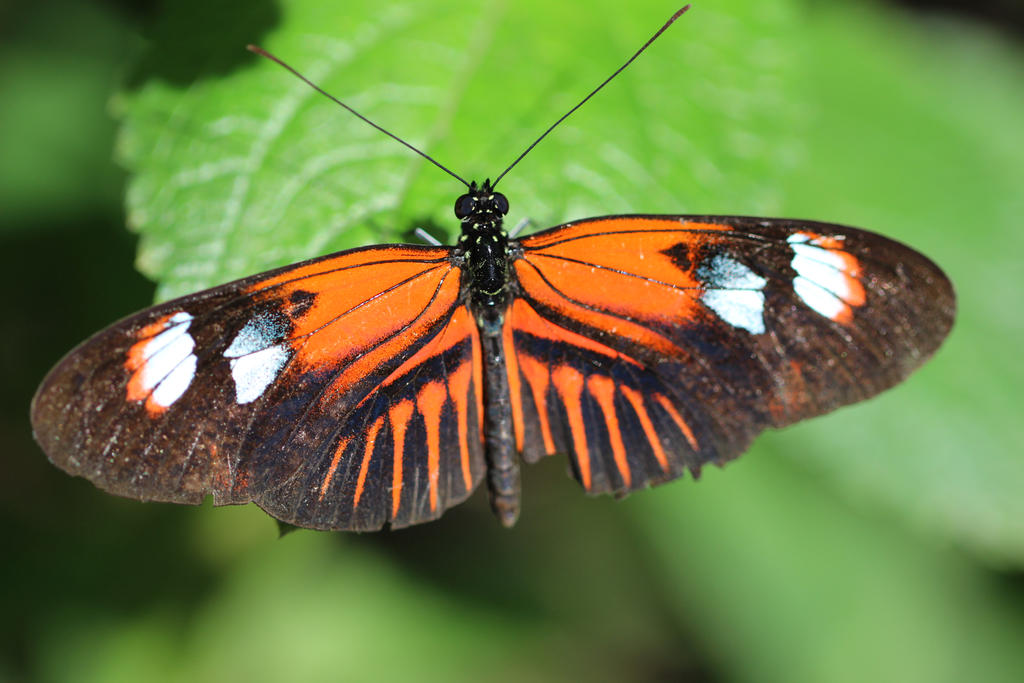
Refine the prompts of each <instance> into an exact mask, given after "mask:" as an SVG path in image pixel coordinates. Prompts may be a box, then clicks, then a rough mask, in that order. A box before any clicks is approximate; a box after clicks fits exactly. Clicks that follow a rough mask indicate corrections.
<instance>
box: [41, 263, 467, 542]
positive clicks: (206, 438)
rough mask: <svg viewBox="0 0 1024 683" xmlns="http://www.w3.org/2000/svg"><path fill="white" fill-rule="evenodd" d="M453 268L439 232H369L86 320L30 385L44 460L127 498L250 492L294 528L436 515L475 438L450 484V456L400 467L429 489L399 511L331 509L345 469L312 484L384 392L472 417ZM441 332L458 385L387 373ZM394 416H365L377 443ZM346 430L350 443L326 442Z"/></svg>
mask: <svg viewBox="0 0 1024 683" xmlns="http://www.w3.org/2000/svg"><path fill="white" fill-rule="evenodd" d="M459 280H460V271H459V269H458V268H457V267H455V266H453V265H452V263H451V261H450V250H448V249H446V248H428V247H397V246H396V247H376V248H369V249H357V250H352V251H349V252H342V253H340V254H335V255H333V256H327V257H323V258H319V259H314V260H312V261H308V262H305V263H301V264H297V265H294V266H289V267H286V268H282V269H279V270H277V271H272V272H269V273H265V274H262V275H257V276H253V277H250V278H246V279H244V280H239V281H237V282H233V283H229V284H227V285H223V286H221V287H217V288H214V289H211V290H207V291H205V292H200V293H198V294H194V295H191V296H187V297H184V298H181V299H177V300H175V301H170V302H167V303H164V304H161V305H159V306H156V307H154V308H151V309H148V310H146V311H144V312H142V313H139V314H137V315H135V316H132V317H129V318H127V319H125V320H123V321H121V322H119V323H116V324H114V325H113V326H111V327H109V328H107V329H106V330H104V331H102V332H100V333H99V334H97V335H96V336H94V337H93V338H91V339H90V340H88V341H86V342H85V343H84V344H82V345H81V346H79V347H78V348H77V349H75V350H74V351H73V352H72V353H70V354H69V355H68V356H67V357H66V358H65V359H64V360H63V361H62V362H61V363H60V364H58V366H57V367H56V368H55V369H54V370H53V371H52V372H51V373H50V375H49V376H48V377H47V379H46V380H45V381H44V383H43V385H42V386H41V388H40V389H39V391H38V393H37V395H36V397H35V399H34V401H33V407H32V423H33V428H34V431H35V434H36V438H37V439H38V440H39V442H40V444H41V445H42V446H43V449H44V451H46V453H47V454H48V456H49V457H50V459H51V460H52V461H53V462H54V463H55V464H57V465H58V466H60V467H62V468H63V469H65V470H67V471H68V472H70V473H72V474H78V475H81V476H84V477H86V478H88V479H90V480H92V481H93V482H94V483H96V484H97V485H99V486H100V487H102V488H104V489H107V490H109V491H111V492H113V493H117V494H120V495H125V496H129V497H133V498H140V499H144V500H162V501H175V502H187V503H198V502H200V501H201V500H202V499H203V498H205V497H206V496H207V495H212V496H213V498H214V502H215V503H217V504H227V503H241V502H247V501H249V500H255V501H256V502H258V503H260V504H261V505H264V506H266V507H271V508H273V514H275V516H278V517H279V518H281V519H283V520H285V521H289V522H295V523H300V524H303V525H306V526H310V525H313V526H325V527H326V526H330V525H331V524H332V523H342V524H349V523H351V524H353V525H355V526H357V527H359V528H364V527H366V526H367V525H370V526H372V525H374V524H376V525H377V526H378V527H379V526H380V524H382V523H383V522H384V521H386V520H390V519H398V520H399V521H401V520H402V519H408V520H411V521H415V520H416V519H417V518H418V517H420V516H422V515H423V514H434V516H436V515H437V514H440V513H439V511H438V509H442V510H443V507H444V506H447V505H450V504H452V503H453V502H455V499H459V500H461V499H462V498H464V497H465V495H466V493H467V492H466V491H465V490H463V489H465V488H466V487H467V478H466V477H464V476H462V474H463V472H464V470H466V469H467V468H465V467H464V466H463V463H465V462H468V463H469V467H468V471H469V473H470V475H471V476H470V477H469V478H468V482H469V486H470V487H471V486H472V484H474V483H475V481H477V480H478V479H479V476H480V469H481V467H482V466H481V465H480V461H481V456H480V453H479V444H476V445H475V446H473V448H474V450H473V451H472V452H470V451H468V450H463V451H462V452H461V453H460V454H459V472H460V479H459V481H460V482H461V484H460V485H461V487H462V488H459V487H458V486H455V485H454V484H452V483H451V482H453V481H455V478H454V477H453V476H452V475H451V473H450V471H449V470H450V469H451V467H449V466H448V465H447V464H446V465H445V469H444V473H443V474H444V476H445V477H448V478H447V479H443V480H441V479H438V478H437V477H438V473H439V472H440V471H441V470H440V465H439V467H438V468H435V469H434V470H431V468H430V463H428V465H427V466H426V467H424V468H418V466H417V467H413V468H412V469H411V470H409V471H411V472H413V474H412V475H409V477H408V478H405V479H402V480H401V481H402V483H403V484H404V488H406V490H411V491H418V490H420V489H422V490H423V491H426V492H427V493H425V494H423V495H424V496H425V498H424V500H426V501H427V502H426V506H427V511H428V512H427V513H423V512H422V511H421V510H419V509H418V508H415V507H414V504H415V505H419V504H420V498H415V499H414V498H410V499H409V501H410V502H409V503H408V505H409V506H412V507H409V508H408V509H404V508H402V506H401V505H400V506H398V508H397V509H396V508H392V507H387V506H385V505H384V503H383V502H381V501H374V502H373V503H372V505H371V503H370V502H369V501H368V499H367V500H366V501H363V502H362V503H361V504H360V507H361V510H362V511H361V512H360V515H361V516H360V515H355V516H353V515H351V514H349V513H342V512H340V511H339V510H340V508H339V509H337V510H335V509H332V508H331V507H330V506H331V505H332V504H335V505H338V506H340V505H342V504H343V503H342V499H343V498H344V497H345V495H349V496H350V491H349V489H348V488H345V487H346V486H348V487H351V486H354V485H355V482H354V481H352V482H349V480H348V479H345V478H344V477H340V478H339V479H338V481H339V482H343V484H341V485H340V486H339V484H338V483H336V482H335V483H332V484H331V485H329V486H327V487H326V488H325V489H324V490H325V491H327V490H330V491H331V494H332V497H331V498H324V497H322V496H320V495H319V494H320V491H319V489H317V486H316V481H317V480H318V479H323V478H324V477H325V475H326V469H325V468H329V467H331V464H332V463H333V466H334V470H335V475H337V472H338V471H341V472H347V471H349V470H351V468H352V467H353V465H352V463H351V462H349V460H350V459H352V458H355V457H357V454H356V449H355V446H356V445H359V444H360V443H362V444H363V445H365V443H366V442H367V437H368V433H369V430H371V429H372V428H373V426H374V424H375V421H374V420H370V419H369V416H375V415H377V414H378V413H381V412H382V411H383V412H388V411H390V410H391V409H392V408H394V406H391V405H390V403H391V402H394V401H397V402H398V403H401V402H402V401H404V400H406V399H409V398H410V397H411V399H412V400H414V401H418V403H416V410H414V411H413V412H414V413H415V414H416V415H420V414H421V413H420V412H417V411H418V410H420V406H421V404H422V405H426V406H429V407H428V408H427V410H431V409H435V410H436V409H437V408H440V414H441V415H442V416H443V417H444V419H442V420H440V421H439V423H440V424H441V425H442V428H445V429H448V430H453V429H455V428H456V427H453V426H452V425H458V424H461V422H466V423H470V424H475V423H476V421H477V420H478V419H479V418H478V416H479V412H480V411H479V407H478V402H477V401H476V400H475V399H472V394H473V393H474V392H478V391H479V382H477V383H476V386H472V388H471V385H472V382H465V381H462V379H461V378H462V376H463V375H464V374H465V373H464V372H462V374H459V373H458V372H455V370H456V369H457V368H461V367H462V366H467V367H468V368H469V369H470V370H472V366H473V363H476V362H478V355H477V357H476V358H477V360H474V356H473V350H472V349H473V344H472V339H471V338H470V337H469V336H468V335H467V334H466V325H465V323H464V322H460V320H459V318H460V316H456V315H455V312H456V309H457V308H458V298H459V287H460V283H459ZM461 317H462V318H464V317H465V315H464V314H462V315H461ZM453 321H454V323H455V324H456V327H455V329H453V330H452V331H451V332H450V333H449V334H444V333H445V332H446V331H447V327H448V326H449V324H450V323H452V322H453ZM455 337H458V338H459V339H458V342H452V343H450V344H448V345H447V346H446V347H445V349H444V350H443V354H442V355H443V356H444V357H443V358H442V359H441V362H443V363H447V364H448V365H449V366H450V367H451V368H452V370H453V372H454V374H455V376H456V377H457V378H458V381H455V380H453V379H452V377H451V376H449V377H448V378H446V379H445V380H443V382H444V383H445V386H444V389H445V391H446V392H457V391H463V390H464V391H465V392H466V393H465V395H462V396H459V395H455V394H451V393H449V395H448V396H447V397H446V398H445V400H439V399H436V398H435V400H434V401H433V402H431V401H430V400H429V399H427V398H424V397H422V396H421V395H420V394H419V393H418V392H416V391H411V390H405V389H403V390H398V389H396V386H397V385H398V384H399V380H401V379H402V377H401V376H398V377H393V376H392V375H393V373H395V372H396V371H398V370H399V369H400V368H403V367H404V368H405V372H406V375H408V374H409V373H410V372H413V371H414V370H415V368H412V367H411V366H409V365H408V363H409V361H410V360H411V359H412V358H413V357H414V356H416V355H417V354H418V352H420V351H421V350H423V349H424V348H426V347H428V346H430V345H431V344H432V343H433V342H434V340H435V339H439V338H446V339H452V338H455ZM435 346H436V344H435ZM444 354H447V355H444ZM421 357H423V356H422V355H421ZM427 360H429V359H427ZM477 372H478V371H477ZM403 391H404V393H403ZM435 393H437V392H435ZM407 395H408V396H407ZM458 406H461V407H458ZM469 406H473V407H472V409H470V407H469ZM374 411H376V412H374ZM399 416H401V413H399V414H398V415H396V416H395V417H399ZM396 424H397V422H396V421H395V420H392V421H391V422H389V425H388V427H387V428H386V429H380V430H379V432H380V436H381V437H382V438H383V441H382V443H383V442H388V443H393V442H394V440H395V435H396V428H395V426H394V425H396ZM406 431H407V433H408V437H407V438H409V439H421V440H424V439H427V438H432V434H427V433H426V430H424V429H423V428H422V425H421V424H420V422H417V420H416V418H414V417H413V416H410V417H409V419H408V420H406ZM346 439H347V440H348V442H349V444H350V445H351V448H348V449H343V448H339V446H340V445H341V443H342V441H343V440H346ZM415 446H416V447H417V448H418V447H419V446H420V444H415ZM392 450H393V449H392ZM423 450H424V452H426V451H427V450H428V449H427V448H423ZM339 451H340V452H339ZM365 451H366V449H365V448H364V449H363V452H364V453H365ZM373 455H374V458H376V452H374V454H373ZM446 462H447V461H446ZM421 470H422V471H421ZM367 476H368V475H367ZM404 476H405V475H403V477H404ZM431 477H434V478H433V479H432V478H431ZM418 478H422V479H423V481H414V480H416V479H418ZM332 481H333V478H332ZM296 482H304V485H308V486H306V488H302V487H297V486H296ZM432 482H433V483H432ZM442 483H443V487H442ZM321 485H322V483H321ZM431 487H433V489H432V488H431ZM456 489H458V490H456ZM389 490H390V489H389ZM431 490H433V491H434V493H433V497H432V495H431V493H430V491H431ZM339 494H341V495H339ZM350 497H351V496H350ZM325 500H326V502H324V501H325ZM402 501H403V502H404V499H402ZM431 505H433V508H431ZM373 506H375V507H374V510H373V511H370V508H371V507H373ZM377 508H379V510H378V509H377ZM385 509H386V514H381V513H380V510H385ZM311 520H313V523H311ZM317 520H319V521H317ZM331 528H347V527H331Z"/></svg>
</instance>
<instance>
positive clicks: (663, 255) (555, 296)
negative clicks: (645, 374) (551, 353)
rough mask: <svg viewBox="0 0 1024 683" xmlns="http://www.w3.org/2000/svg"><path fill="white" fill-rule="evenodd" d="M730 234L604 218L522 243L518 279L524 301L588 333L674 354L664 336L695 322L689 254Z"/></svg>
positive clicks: (713, 228) (695, 283)
mask: <svg viewBox="0 0 1024 683" xmlns="http://www.w3.org/2000/svg"><path fill="white" fill-rule="evenodd" d="M728 229H729V228H728V227H727V226H723V225H716V224H711V223H700V222H688V221H680V220H676V219H656V218H639V217H628V218H609V219H597V220H592V221H583V222H580V223H575V224H569V225H566V226H562V227H560V228H557V229H554V230H550V231H545V232H544V233H541V234H540V235H538V236H536V237H527V238H526V239H524V240H523V241H522V246H523V256H522V258H521V259H519V260H517V261H516V263H515V273H516V277H517V278H518V280H519V284H520V286H521V287H522V289H523V291H524V293H525V294H526V296H527V297H528V298H530V299H533V300H535V301H540V302H543V303H544V305H545V306H546V307H550V308H551V310H553V311H554V312H555V313H557V314H559V315H562V316H565V317H566V318H568V319H571V320H573V321H576V322H578V323H580V324H582V325H585V326H587V327H590V328H592V329H597V330H602V331H604V332H606V333H608V334H611V335H615V336H617V337H621V338H624V339H628V340H630V341H631V342H633V343H634V344H639V345H642V346H644V347H646V348H648V349H650V350H651V351H652V352H655V353H658V354H661V355H664V356H678V355H679V354H680V350H679V348H678V347H677V346H676V345H675V344H674V343H673V342H672V341H671V340H670V339H669V338H668V337H667V336H666V334H665V332H664V331H665V330H668V329H671V328H673V327H676V326H678V325H680V324H682V323H684V322H685V321H695V320H696V319H697V317H698V316H699V314H700V312H701V311H702V307H701V304H700V302H699V299H700V292H701V287H702V283H701V280H700V278H699V277H698V276H697V274H696V265H695V263H694V262H693V261H692V260H691V259H689V258H688V256H687V254H688V253H689V252H690V251H691V250H694V249H697V248H698V247H701V248H703V247H707V246H710V245H714V244H717V243H719V242H721V241H722V240H723V239H724V235H725V231H727V230H728Z"/></svg>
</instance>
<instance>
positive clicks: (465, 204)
mask: <svg viewBox="0 0 1024 683" xmlns="http://www.w3.org/2000/svg"><path fill="white" fill-rule="evenodd" d="M506 203H507V202H506ZM474 209H476V199H474V198H473V196H472V195H469V194H464V195H462V196H461V197H459V198H458V199H456V200H455V217H456V218H459V219H462V218H465V217H466V216H468V215H470V214H471V213H473V210H474Z"/></svg>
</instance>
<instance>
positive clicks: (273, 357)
mask: <svg viewBox="0 0 1024 683" xmlns="http://www.w3.org/2000/svg"><path fill="white" fill-rule="evenodd" d="M284 335H285V327H284V324H283V323H282V321H281V320H280V319H277V318H274V317H273V316H270V315H265V314H264V315H257V316H255V317H254V318H252V319H251V320H249V321H248V322H247V323H245V326H244V327H243V328H242V329H241V330H240V331H239V332H238V334H237V335H236V336H235V338H234V340H232V342H231V345H230V346H228V348H227V349H226V350H225V351H224V357H225V358H228V359H230V364H231V377H232V378H233V379H234V380H235V399H236V400H237V401H238V403H239V404H240V405H244V404H246V403H252V402H253V401H255V400H256V399H258V398H259V397H260V396H262V395H263V392H265V391H266V390H267V387H269V386H270V385H271V384H272V383H273V381H274V380H275V379H277V376H278V374H280V372H281V370H282V368H284V366H285V364H286V363H287V362H288V359H289V358H291V355H292V351H291V347H290V346H288V344H287V343H280V342H281V341H282V340H283V338H284Z"/></svg>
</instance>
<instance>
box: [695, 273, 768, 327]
mask: <svg viewBox="0 0 1024 683" xmlns="http://www.w3.org/2000/svg"><path fill="white" fill-rule="evenodd" d="M697 275H698V276H699V277H700V278H701V280H702V282H703V284H704V292H703V293H702V294H701V301H702V302H703V303H704V305H705V306H707V307H708V308H710V309H711V310H713V311H714V312H715V313H716V314H717V315H718V317H719V318H721V319H722V320H724V321H725V322H727V323H729V324H730V325H732V326H733V327H740V328H743V329H744V330H746V331H747V332H750V333H751V334H762V333H764V329H765V328H764V292H763V291H762V290H763V289H764V286H765V285H766V284H768V281H767V280H766V279H764V278H763V277H761V276H760V275H758V274H757V273H755V272H754V271H752V270H751V269H750V268H748V267H747V266H745V265H744V264H742V263H740V262H739V261H737V260H736V259H733V258H731V257H729V256H726V255H725V254H715V255H714V256H712V257H711V258H710V259H708V260H707V261H705V262H704V263H702V264H701V265H700V267H699V268H698V269H697Z"/></svg>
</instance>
